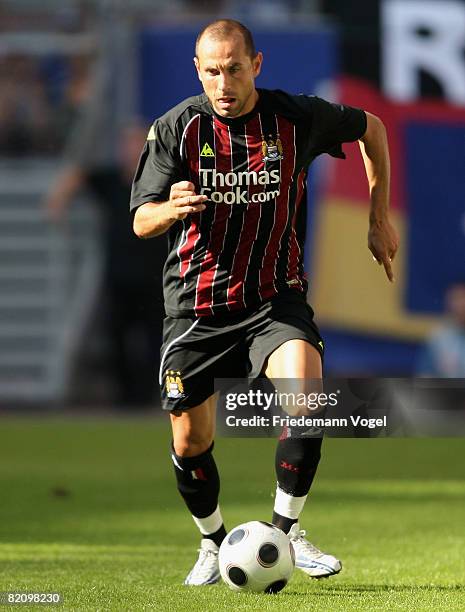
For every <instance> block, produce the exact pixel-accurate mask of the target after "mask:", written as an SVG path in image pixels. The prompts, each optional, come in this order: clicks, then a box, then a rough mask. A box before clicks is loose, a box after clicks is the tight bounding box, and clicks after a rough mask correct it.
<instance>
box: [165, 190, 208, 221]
mask: <svg viewBox="0 0 465 612" xmlns="http://www.w3.org/2000/svg"><path fill="white" fill-rule="evenodd" d="M206 200H208V198H207V196H206V195H196V193H195V186H194V184H193V183H190V182H189V181H181V182H180V183H175V184H174V185H172V186H171V191H170V199H169V200H168V202H167V203H166V204H167V206H168V208H169V216H170V217H171V218H172V219H176V220H178V219H185V218H186V217H187V215H189V214H191V213H196V212H201V211H202V210H205V208H206V206H205V204H204V202H205V201H206Z"/></svg>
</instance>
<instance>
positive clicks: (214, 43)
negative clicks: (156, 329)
mask: <svg viewBox="0 0 465 612" xmlns="http://www.w3.org/2000/svg"><path fill="white" fill-rule="evenodd" d="M262 60H263V56H262V54H261V53H257V52H256V50H255V46H254V42H253V38H252V36H251V33H250V32H249V30H248V29H247V28H245V27H244V26H243V25H242V24H240V23H238V22H236V21H233V20H228V19H224V20H223V19H222V20H219V21H215V22H214V23H211V24H210V25H208V26H207V27H206V28H204V30H203V31H202V32H201V33H200V34H199V36H198V38H197V42H196V49H195V58H194V63H195V67H196V69H197V73H198V77H199V79H200V81H201V83H202V85H203V88H204V92H205V93H203V94H202V95H199V96H194V97H191V98H188V99H186V100H184V101H183V102H181V103H180V104H178V105H177V106H176V107H174V108H173V109H171V110H170V111H168V112H167V113H166V114H165V115H163V116H162V117H161V118H159V119H157V120H156V121H155V123H154V124H153V126H152V128H151V129H150V131H149V134H148V140H147V143H146V146H145V148H144V150H143V152H142V156H141V159H140V163H139V167H138V169H137V172H136V175H135V178H134V183H133V189H132V197H131V210H132V211H133V212H134V231H135V233H136V234H137V235H138V236H140V237H141V238H151V237H152V236H157V235H159V234H162V233H164V232H169V255H168V259H167V262H166V265H165V270H164V299H165V307H166V312H167V317H166V319H165V322H164V337H163V340H164V341H163V346H162V349H161V367H160V385H161V392H162V402H163V408H164V409H166V410H168V411H170V418H171V425H172V432H173V442H172V451H171V452H172V460H173V464H174V471H175V474H176V480H177V485H178V489H179V492H180V493H181V495H182V497H183V498H184V501H185V503H186V505H187V507H188V509H189V511H190V513H191V514H192V517H193V519H194V522H195V524H196V525H197V527H198V528H199V530H200V533H201V535H202V539H201V547H200V551H199V552H200V554H199V558H198V560H197V562H196V563H195V565H194V567H193V568H192V570H191V571H190V573H189V574H188V576H187V578H186V580H185V584H188V585H204V584H212V583H214V582H217V581H218V580H219V577H220V574H219V570H218V548H219V546H220V544H221V541H222V540H223V538H224V536H225V534H226V531H225V527H224V524H223V519H222V516H221V512H220V508H219V506H218V494H219V488H220V481H219V476H218V471H217V467H216V465H215V461H214V458H213V454H212V451H213V439H214V433H215V402H216V397H215V394H214V386H213V382H214V378H215V377H216V378H243V377H249V378H256V377H258V376H259V375H260V374H265V375H266V376H267V377H269V378H276V379H278V378H294V379H320V378H321V377H322V360H321V358H322V353H323V343H322V340H321V337H320V335H319V333H318V329H317V327H316V325H315V323H314V321H313V310H312V309H311V307H310V306H309V305H308V304H307V302H306V292H307V282H306V280H305V275H304V270H303V258H302V252H303V245H304V238H305V208H306V193H305V190H306V187H305V186H306V177H307V171H308V167H309V164H310V163H311V162H312V161H313V160H314V159H315V157H317V155H319V154H321V153H325V152H326V153H329V154H330V155H333V156H335V157H340V158H343V157H344V154H343V152H342V148H341V143H344V142H352V141H356V140H359V142H360V148H361V152H362V156H363V160H364V163H365V168H366V172H367V177H368V183H369V188H370V195H371V209H370V215H369V233H368V246H369V249H370V250H371V252H372V254H373V256H374V258H375V259H376V260H377V261H378V263H380V264H382V265H383V266H384V269H385V271H386V274H387V276H388V278H389V279H390V280H391V281H392V280H393V272H392V267H391V260H392V258H393V257H394V255H395V252H396V250H397V242H398V240H397V236H396V232H395V230H394V229H393V227H392V226H391V224H390V222H389V219H388V200H389V154H388V146H387V139H386V132H385V129H384V126H383V124H382V122H381V121H380V119H378V118H377V117H375V116H374V115H372V114H370V113H367V112H364V111H363V110H360V109H356V108H351V107H348V106H343V105H340V104H331V103H329V102H326V101H325V100H322V99H320V98H317V97H314V96H306V95H290V94H288V93H285V92H283V91H269V90H265V89H257V88H256V87H255V78H256V77H257V76H258V75H259V73H260V68H261V65H262ZM320 447H321V439H320V438H309V437H307V438H306V437H303V436H298V435H297V436H291V437H286V436H281V439H280V440H279V441H278V445H277V450H276V460H275V466H276V475H277V489H276V497H275V503H274V512H273V518H272V521H273V523H274V524H275V525H277V526H278V527H279V528H281V529H282V530H284V531H285V532H286V533H288V534H289V537H290V540H291V542H292V544H293V546H294V549H295V552H296V565H297V567H299V568H300V569H302V570H303V571H304V572H306V573H307V574H308V575H309V576H312V577H315V578H319V577H323V576H330V575H333V574H337V573H338V572H339V571H340V570H341V563H340V561H339V560H338V559H336V558H335V557H334V556H332V555H329V554H325V553H323V552H322V551H320V550H318V549H317V548H316V547H315V546H314V545H312V544H311V543H310V542H309V541H308V540H307V539H306V538H305V531H303V530H300V527H299V523H298V519H299V514H300V513H301V511H302V508H303V506H304V503H305V500H306V497H307V494H308V492H309V490H310V487H311V484H312V481H313V478H314V476H315V472H316V469H317V466H318V462H319V459H320Z"/></svg>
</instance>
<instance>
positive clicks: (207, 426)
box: [170, 394, 217, 457]
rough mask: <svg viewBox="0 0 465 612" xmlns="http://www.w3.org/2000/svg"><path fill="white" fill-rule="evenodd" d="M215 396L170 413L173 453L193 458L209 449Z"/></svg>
mask: <svg viewBox="0 0 465 612" xmlns="http://www.w3.org/2000/svg"><path fill="white" fill-rule="evenodd" d="M216 401H217V394H215V395H212V396H210V397H209V398H208V399H206V400H205V401H203V402H202V403H201V404H199V405H198V406H194V407H193V408H189V409H188V410H174V411H172V412H171V413H170V420H171V429H172V432H173V447H174V452H175V453H176V454H177V455H179V456H180V457H195V456H196V455H200V454H201V453H203V452H205V451H206V450H208V448H210V446H211V444H212V442H213V438H214V436H215V426H216Z"/></svg>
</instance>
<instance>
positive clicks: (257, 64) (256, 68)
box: [252, 51, 263, 78]
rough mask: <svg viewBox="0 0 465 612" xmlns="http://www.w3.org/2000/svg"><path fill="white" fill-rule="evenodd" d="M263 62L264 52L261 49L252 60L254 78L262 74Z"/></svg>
mask: <svg viewBox="0 0 465 612" xmlns="http://www.w3.org/2000/svg"><path fill="white" fill-rule="evenodd" d="M262 62H263V53H262V52H261V51H259V52H258V53H257V55H256V56H255V57H254V59H253V60H252V66H253V75H254V78H255V77H258V75H259V74H260V71H261V69H262Z"/></svg>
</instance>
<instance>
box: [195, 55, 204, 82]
mask: <svg viewBox="0 0 465 612" xmlns="http://www.w3.org/2000/svg"><path fill="white" fill-rule="evenodd" d="M194 64H195V68H196V70H197V76H198V77H199V81H201V80H202V79H201V78H200V64H199V60H198V59H197V57H194Z"/></svg>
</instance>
